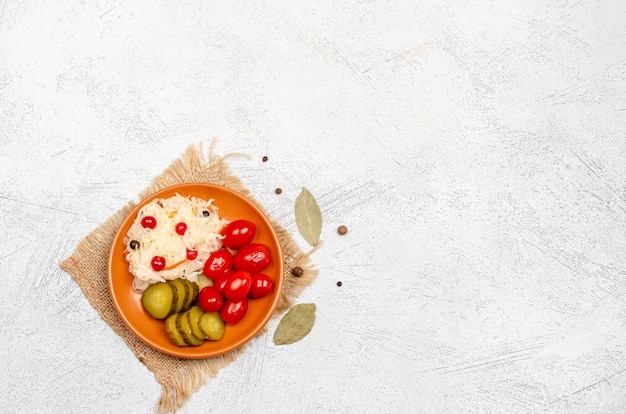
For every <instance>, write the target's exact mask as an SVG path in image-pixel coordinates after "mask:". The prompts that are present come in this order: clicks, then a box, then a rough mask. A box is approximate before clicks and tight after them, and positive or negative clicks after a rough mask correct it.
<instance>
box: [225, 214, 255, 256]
mask: <svg viewBox="0 0 626 414" xmlns="http://www.w3.org/2000/svg"><path fill="white" fill-rule="evenodd" d="M220 234H221V235H222V236H224V238H223V239H222V244H223V245H224V246H226V247H228V248H229V249H240V248H242V247H243V246H245V245H246V244H248V243H250V242H251V241H252V239H254V235H255V234H256V226H255V225H254V223H251V222H249V221H247V220H235V221H232V222H230V223H228V224H227V225H226V227H224V228H223V229H222V231H221V232H220Z"/></svg>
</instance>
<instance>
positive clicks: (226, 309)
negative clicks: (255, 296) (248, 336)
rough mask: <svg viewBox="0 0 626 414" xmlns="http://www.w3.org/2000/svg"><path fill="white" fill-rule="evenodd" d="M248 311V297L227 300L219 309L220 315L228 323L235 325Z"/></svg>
mask: <svg viewBox="0 0 626 414" xmlns="http://www.w3.org/2000/svg"><path fill="white" fill-rule="evenodd" d="M246 312H248V298H243V299H241V300H237V301H232V300H227V301H226V302H225V303H224V306H222V309H221V310H220V317H221V318H222V319H223V320H224V322H226V323H227V324H229V325H236V324H237V323H239V321H241V319H242V318H243V317H244V316H245V315H246Z"/></svg>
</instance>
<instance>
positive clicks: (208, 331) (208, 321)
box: [200, 312, 224, 341]
mask: <svg viewBox="0 0 626 414" xmlns="http://www.w3.org/2000/svg"><path fill="white" fill-rule="evenodd" d="M200 329H202V332H204V334H205V335H206V337H207V339H209V340H211V341H218V340H220V339H222V337H223V336H224V321H223V320H222V318H220V314H219V313H218V312H208V313H203V314H202V316H201V317H200Z"/></svg>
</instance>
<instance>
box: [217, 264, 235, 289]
mask: <svg viewBox="0 0 626 414" xmlns="http://www.w3.org/2000/svg"><path fill="white" fill-rule="evenodd" d="M235 272H236V270H235V269H228V270H227V271H226V273H224V274H223V275H222V276H220V277H218V278H217V279H215V281H214V282H213V287H214V288H215V289H217V290H218V291H219V292H220V293H221V294H224V286H226V283H228V279H230V277H231V276H232V275H233V274H234V273H235Z"/></svg>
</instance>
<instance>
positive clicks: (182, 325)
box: [176, 312, 204, 346]
mask: <svg viewBox="0 0 626 414" xmlns="http://www.w3.org/2000/svg"><path fill="white" fill-rule="evenodd" d="M176 330H178V332H179V333H180V334H181V336H182V337H183V340H184V341H185V343H186V344H188V345H192V346H198V345H202V344H203V343H204V339H198V338H196V337H195V336H194V334H193V333H192V332H191V326H190V325H189V319H188V318H187V313H186V312H180V313H177V314H176Z"/></svg>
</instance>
